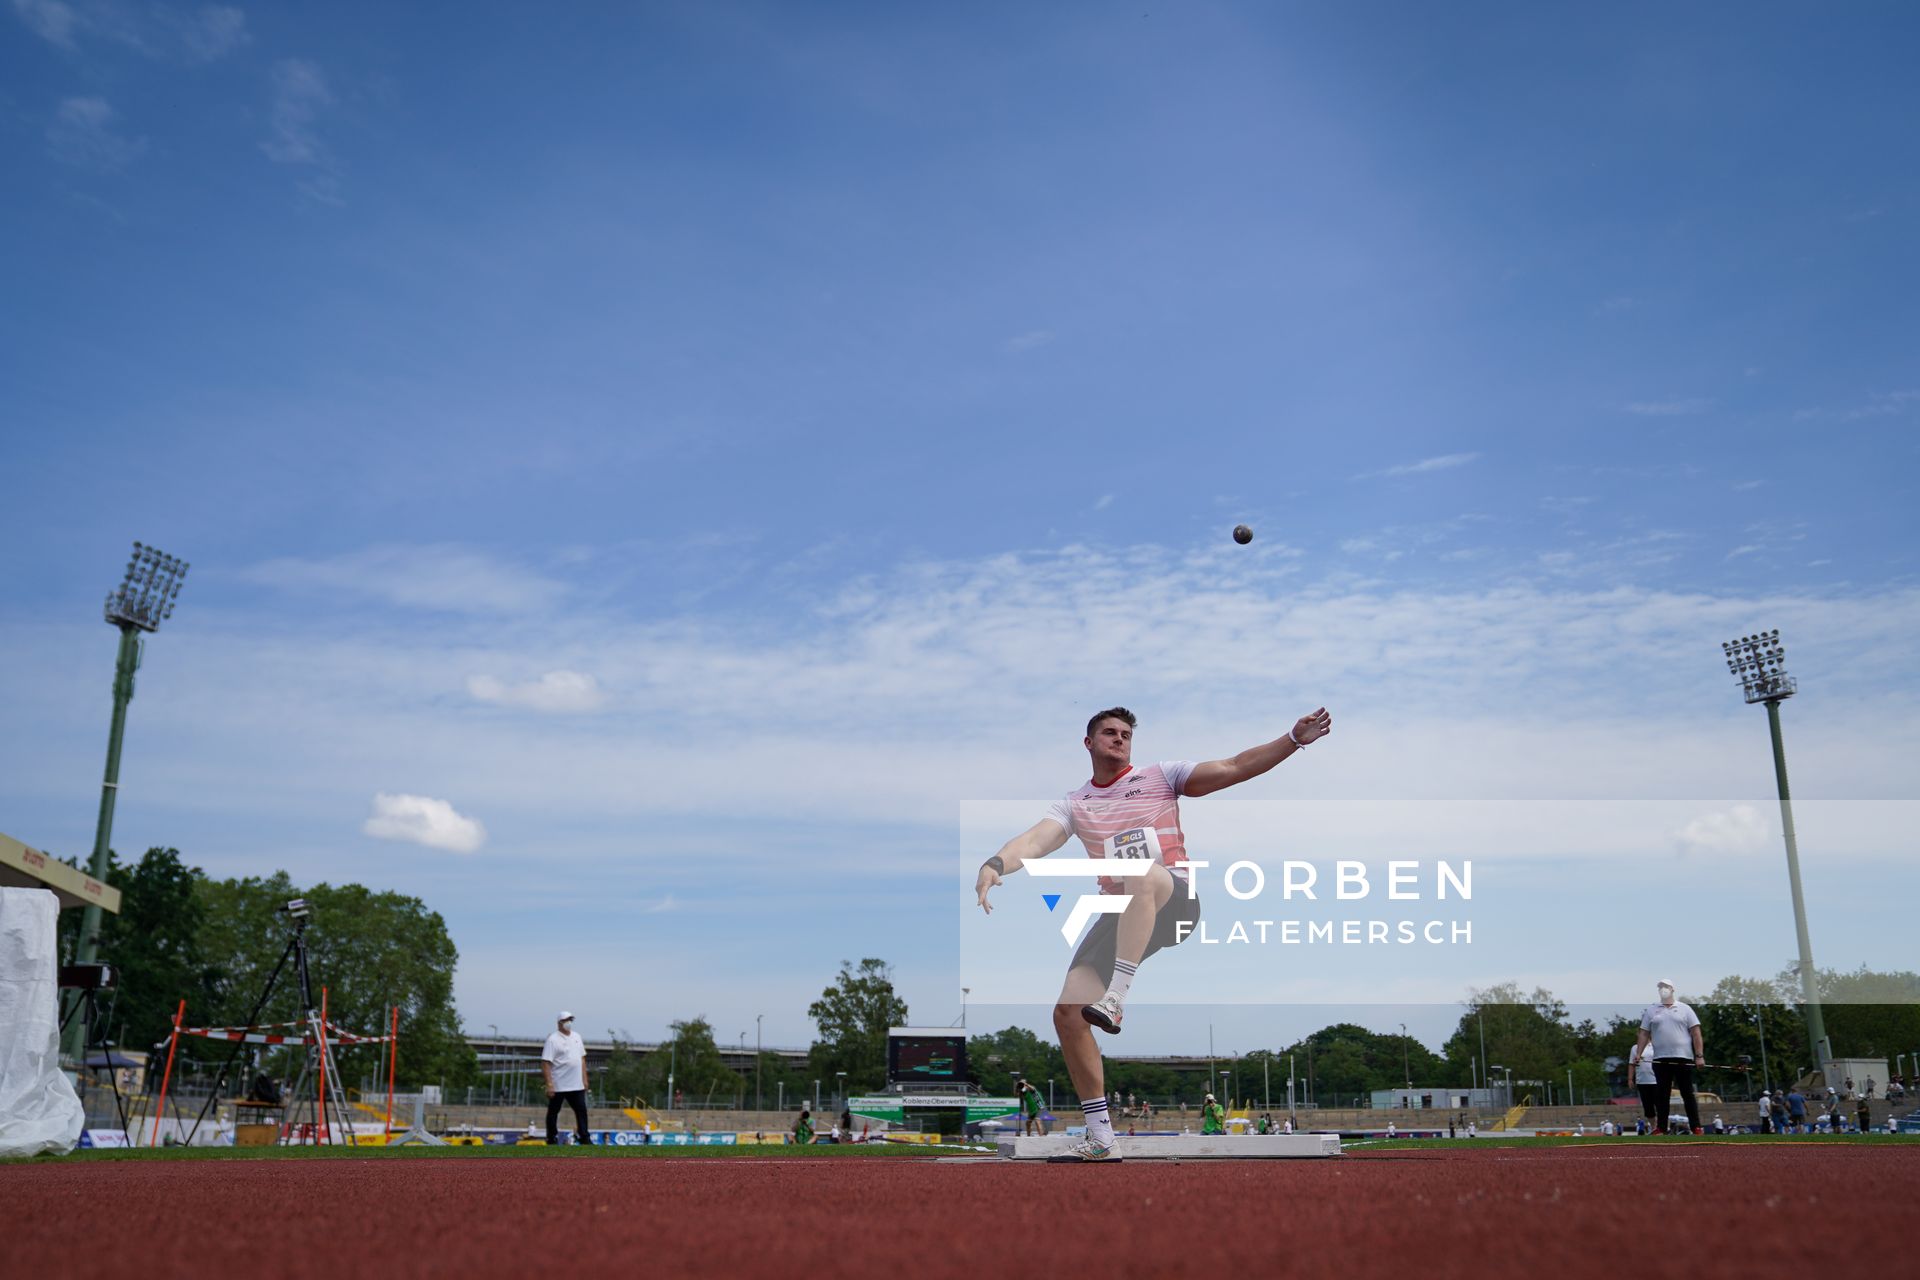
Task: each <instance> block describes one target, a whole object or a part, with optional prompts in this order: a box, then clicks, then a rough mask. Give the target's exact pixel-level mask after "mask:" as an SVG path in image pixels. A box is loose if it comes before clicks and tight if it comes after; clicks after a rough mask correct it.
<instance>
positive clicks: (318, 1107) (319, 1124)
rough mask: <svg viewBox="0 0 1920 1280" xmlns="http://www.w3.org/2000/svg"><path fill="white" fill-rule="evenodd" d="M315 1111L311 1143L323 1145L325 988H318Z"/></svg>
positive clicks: (325, 1028) (324, 1108)
mask: <svg viewBox="0 0 1920 1280" xmlns="http://www.w3.org/2000/svg"><path fill="white" fill-rule="evenodd" d="M314 1110H315V1111H316V1112H317V1114H316V1115H315V1117H314V1119H315V1121H316V1125H315V1128H314V1130H313V1144H314V1145H315V1146H321V1145H324V1144H325V1143H326V1141H327V989H326V988H325V987H322V988H320V1092H319V1095H318V1097H317V1098H316V1099H315V1107H314Z"/></svg>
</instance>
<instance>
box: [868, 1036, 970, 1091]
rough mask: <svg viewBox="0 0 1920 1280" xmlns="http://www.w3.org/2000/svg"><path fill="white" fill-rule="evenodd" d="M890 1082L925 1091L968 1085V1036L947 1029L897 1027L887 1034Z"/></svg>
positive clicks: (888, 1081)
mask: <svg viewBox="0 0 1920 1280" xmlns="http://www.w3.org/2000/svg"><path fill="white" fill-rule="evenodd" d="M887 1083H888V1084H889V1085H894V1086H905V1087H907V1088H910V1089H921V1088H925V1087H927V1086H929V1085H931V1086H935V1087H938V1086H941V1085H947V1086H964V1085H965V1084H966V1083H967V1036H966V1033H965V1032H964V1031H958V1032H956V1031H952V1030H949V1029H947V1028H945V1027H937V1028H934V1027H893V1028H891V1029H889V1030H888V1032H887Z"/></svg>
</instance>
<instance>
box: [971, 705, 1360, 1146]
mask: <svg viewBox="0 0 1920 1280" xmlns="http://www.w3.org/2000/svg"><path fill="white" fill-rule="evenodd" d="M1136 723H1137V722H1136V721H1135V719H1134V715H1133V712H1131V711H1129V710H1127V709H1126V708H1125V707H1112V708H1109V709H1108V710H1106V711H1102V712H1100V713H1099V714H1098V715H1096V716H1094V717H1093V719H1091V720H1089V721H1088V722H1087V737H1086V741H1085V743H1084V745H1085V746H1086V748H1087V754H1088V755H1089V756H1091V757H1092V759H1093V778H1092V780H1091V781H1089V782H1087V783H1086V784H1085V785H1084V786H1082V787H1080V788H1078V789H1077V790H1074V791H1071V792H1069V793H1068V794H1067V795H1066V797H1065V798H1063V799H1061V800H1058V801H1056V802H1055V803H1054V805H1053V807H1052V808H1051V809H1049V810H1048V811H1047V816H1046V817H1044V818H1042V819H1040V821H1038V822H1036V823H1034V824H1033V826H1032V827H1030V828H1028V829H1027V830H1026V831H1023V832H1021V833H1020V834H1019V835H1017V836H1015V837H1014V838H1013V839H1011V840H1009V841H1007V843H1006V844H1005V845H1003V846H1002V847H1001V849H1000V852H999V853H996V854H994V855H993V856H992V857H991V858H988V859H987V860H986V862H984V863H982V864H981V866H980V875H979V877H978V878H977V879H976V880H975V882H974V893H975V894H976V895H977V896H978V898H979V899H980V906H981V909H982V910H985V911H987V912H989V913H991V912H992V911H993V907H992V906H991V905H989V904H988V902H987V893H988V892H989V891H990V890H991V889H992V888H993V887H994V886H995V885H997V884H999V883H1000V882H1001V880H1002V879H1003V878H1004V877H1006V876H1009V875H1012V874H1013V873H1014V872H1015V871H1018V870H1019V869H1020V868H1021V866H1022V865H1023V864H1025V863H1026V862H1028V861H1029V860H1031V859H1033V858H1044V857H1046V856H1047V855H1048V854H1050V853H1052V852H1053V851H1054V850H1056V849H1058V848H1059V847H1060V846H1061V845H1063V844H1065V843H1066V842H1067V837H1068V836H1079V837H1080V842H1081V843H1082V844H1083V845H1085V846H1086V850H1087V856H1088V857H1091V858H1144V859H1148V860H1150V861H1151V862H1152V864H1153V865H1152V869H1151V870H1149V871H1148V872H1147V874H1145V875H1142V876H1129V877H1127V878H1125V879H1124V880H1123V879H1121V878H1119V877H1112V876H1102V877H1101V878H1100V891H1101V892H1102V893H1123V894H1127V895H1129V897H1130V898H1131V901H1130V902H1129V903H1128V904H1127V907H1126V910H1124V911H1122V912H1119V913H1118V914H1109V915H1103V916H1101V917H1100V918H1099V920H1097V921H1096V922H1095V923H1094V925H1093V927H1092V928H1091V929H1089V930H1088V931H1087V936H1086V937H1085V938H1083V939H1082V940H1081V942H1080V946H1079V947H1078V948H1077V949H1076V950H1075V951H1074V953H1073V960H1072V961H1071V962H1070V963H1069V964H1068V966H1067V980H1066V982H1065V984H1063V985H1062V987H1061V988H1060V999H1059V1002H1058V1003H1056V1004H1055V1005H1054V1006H1053V1026H1054V1030H1055V1031H1057V1032H1058V1033H1059V1035H1060V1048H1061V1050H1062V1052H1064V1053H1065V1055H1066V1059H1067V1071H1068V1073H1069V1074H1071V1075H1072V1076H1073V1084H1074V1088H1076V1089H1078V1090H1079V1091H1080V1110H1081V1112H1082V1114H1084V1115H1085V1116H1086V1119H1087V1137H1086V1140H1085V1141H1084V1142H1080V1143H1077V1144H1075V1146H1074V1147H1073V1148H1072V1154H1071V1156H1069V1157H1068V1158H1070V1159H1075V1160H1113V1159H1118V1158H1119V1157H1118V1155H1117V1153H1116V1152H1115V1150H1114V1139H1113V1121H1112V1119H1111V1118H1110V1117H1109V1116H1108V1114H1107V1095H1106V1077H1105V1072H1104V1071H1103V1070H1102V1068H1101V1064H1100V1048H1099V1046H1098V1045H1096V1044H1095V1043H1094V1040H1093V1028H1094V1027H1099V1028H1100V1029H1101V1030H1102V1031H1105V1032H1107V1033H1109V1034H1111V1035H1118V1034H1119V1033H1120V1022H1121V1019H1122V1018H1124V1017H1125V1015H1126V999H1127V990H1128V988H1129V987H1131V986H1132V985H1133V975H1134V972H1135V970H1136V969H1138V967H1139V965H1140V962H1141V961H1142V960H1144V959H1145V958H1146V957H1148V956H1150V955H1152V954H1153V953H1154V952H1156V951H1159V950H1160V949H1162V948H1163V947H1171V946H1176V945H1178V944H1179V943H1180V942H1181V941H1183V940H1184V939H1185V938H1186V936H1187V931H1188V930H1190V929H1191V928H1192V926H1193V923H1194V922H1195V921H1197V920H1198V919H1199V918H1200V903H1199V901H1198V899H1197V898H1196V897H1195V896H1194V894H1193V892H1192V890H1191V887H1190V884H1189V882H1188V879H1187V871H1186V867H1185V863H1186V856H1187V841H1186V836H1185V835H1183V834H1182V833H1181V830H1180V797H1182V796H1204V795H1211V794H1212V793H1213V792H1215V791H1219V790H1221V789H1222V788H1224V787H1231V786H1233V785H1234V784H1235V783H1240V782H1245V781H1247V780H1248V779H1249V778H1257V777H1259V776H1260V775H1261V774H1263V773H1265V772H1266V771H1267V770H1269V769H1271V768H1273V766H1275V765H1277V764H1279V763H1280V762H1281V761H1282V760H1285V759H1286V758H1287V757H1288V756H1290V755H1292V754H1293V753H1294V752H1295V751H1298V750H1299V749H1300V748H1302V747H1304V746H1306V745H1307V744H1308V743H1310V742H1313V741H1315V740H1316V739H1319V738H1323V737H1325V736H1326V735H1327V733H1328V731H1329V730H1331V729H1332V727H1333V721H1332V719H1331V718H1330V717H1329V716H1328V715H1327V710H1326V708H1325V707H1322V708H1320V710H1318V711H1315V712H1312V713H1311V714H1309V715H1304V716H1301V717H1300V719H1299V721H1298V722H1297V723H1296V724H1295V725H1294V726H1293V728H1292V729H1291V730H1289V731H1288V732H1287V734H1286V735H1285V736H1284V737H1280V738H1275V739H1274V740H1273V741H1272V742H1269V743H1267V744H1266V745H1264V746H1259V747H1249V748H1248V749H1247V750H1245V751H1242V752H1241V753H1240V754H1239V755H1237V756H1233V757H1231V758H1229V759H1226V760H1208V761H1206V762H1204V763H1202V764H1194V763H1193V762H1192V761H1190V760H1178V761H1166V762H1163V763H1160V764H1150V765H1147V766H1146V767H1144V768H1140V767H1136V766H1135V765H1134V763H1133V730H1134V725H1135V724H1136ZM1182 922H1185V924H1186V926H1187V929H1181V928H1180V925H1181V923H1182Z"/></svg>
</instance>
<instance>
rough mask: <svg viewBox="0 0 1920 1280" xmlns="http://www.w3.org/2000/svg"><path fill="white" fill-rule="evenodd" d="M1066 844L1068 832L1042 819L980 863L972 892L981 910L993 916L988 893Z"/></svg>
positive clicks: (1058, 825)
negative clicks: (1029, 863) (1029, 861)
mask: <svg viewBox="0 0 1920 1280" xmlns="http://www.w3.org/2000/svg"><path fill="white" fill-rule="evenodd" d="M1066 842H1067V829H1066V828H1065V827H1063V826H1061V825H1060V824H1059V823H1057V822H1055V821H1054V820H1053V819H1052V818H1042V819H1040V821H1038V822H1036V823H1034V824H1033V825H1032V826H1030V827H1028V828H1027V829H1026V830H1025V831H1022V832H1021V833H1020V834H1019V835H1017V836H1015V837H1014V838H1013V839H1011V840H1009V841H1007V842H1006V843H1005V844H1003V845H1001V846H1000V852H998V853H996V854H994V855H993V856H992V857H991V858H988V859H987V860H986V861H985V862H983V863H981V864H980V874H979V875H978V876H977V877H975V878H974V882H973V892H974V894H975V895H976V896H977V897H978V898H979V899H980V909H981V910H982V911H985V912H986V913H987V914H988V915H992V914H993V908H992V907H991V906H990V905H988V903H987V890H989V889H991V888H993V886H995V885H997V884H999V883H1000V881H1001V880H1002V879H1003V878H1005V877H1007V876H1010V875H1012V874H1013V873H1014V872H1016V871H1018V870H1019V869H1020V867H1021V864H1023V863H1025V862H1026V861H1027V859H1029V858H1044V857H1046V856H1047V855H1048V854H1050V853H1052V852H1053V851H1054V850H1055V849H1058V848H1059V847H1060V846H1061V845H1063V844H1065V843H1066ZM996 863H997V864H998V865H997V866H996V865H995V864H996Z"/></svg>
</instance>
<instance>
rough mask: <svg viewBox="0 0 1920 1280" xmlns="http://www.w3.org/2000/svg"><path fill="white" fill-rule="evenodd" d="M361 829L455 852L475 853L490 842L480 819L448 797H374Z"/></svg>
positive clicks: (382, 836) (381, 836) (382, 793)
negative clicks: (453, 804) (456, 805)
mask: <svg viewBox="0 0 1920 1280" xmlns="http://www.w3.org/2000/svg"><path fill="white" fill-rule="evenodd" d="M360 829H361V830H362V831H364V832H365V833H366V834H367V835H370V836H373V837H374V838H375V839H378V840H403V841H407V842H409V843H412V844H421V845H425V846H426V847H427V848H429V849H446V850H449V851H451V852H453V853H473V852H474V851H475V850H477V849H479V848H480V846H481V845H484V844H485V843H486V842H487V829H486V827H485V826H484V825H482V824H481V822H480V820H479V819H477V818H469V817H467V816H466V815H464V814H462V813H459V812H458V811H456V810H455V809H454V807H453V806H452V805H451V804H449V803H447V802H446V801H445V800H435V799H434V798H433V797H431V796H413V795H405V794H400V795H389V794H388V793H386V792H384V791H382V792H379V793H377V794H376V795H375V796H374V797H373V812H372V813H371V814H370V815H369V816H368V818H367V820H366V823H365V824H364V825H363V826H362V827H361V828H360Z"/></svg>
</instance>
